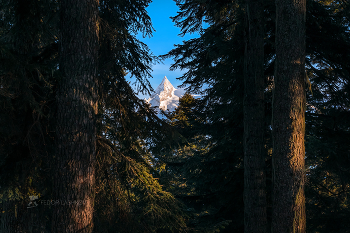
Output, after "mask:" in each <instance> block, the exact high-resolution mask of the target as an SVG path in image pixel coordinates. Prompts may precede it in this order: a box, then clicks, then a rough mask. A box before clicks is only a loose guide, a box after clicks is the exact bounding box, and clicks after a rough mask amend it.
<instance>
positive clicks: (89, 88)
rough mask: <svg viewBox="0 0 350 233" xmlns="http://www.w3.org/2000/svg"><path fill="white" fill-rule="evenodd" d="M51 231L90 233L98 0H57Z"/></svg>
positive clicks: (94, 147) (94, 144) (92, 198)
mask: <svg viewBox="0 0 350 233" xmlns="http://www.w3.org/2000/svg"><path fill="white" fill-rule="evenodd" d="M60 10H61V27H60V29H61V38H60V45H61V47H60V67H59V68H60V72H61V75H62V77H61V80H60V81H59V86H58V92H57V104H58V107H57V126H56V154H55V160H54V161H55V164H54V166H55V168H56V170H55V178H54V187H53V190H54V199H55V200H54V202H55V205H54V212H53V220H52V232H57V233H65V232H82V233H86V232H92V229H93V208H94V206H93V205H94V182H95V177H94V163H95V155H96V142H95V140H96V139H95V135H96V126H95V114H96V111H97V93H96V90H97V84H96V74H97V59H98V0H61V7H60Z"/></svg>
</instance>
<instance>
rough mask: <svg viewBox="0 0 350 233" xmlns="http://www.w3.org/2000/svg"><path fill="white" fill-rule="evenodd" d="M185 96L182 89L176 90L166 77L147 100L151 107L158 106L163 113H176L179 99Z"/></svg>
mask: <svg viewBox="0 0 350 233" xmlns="http://www.w3.org/2000/svg"><path fill="white" fill-rule="evenodd" d="M184 94H185V90H184V89H182V88H179V89H176V88H174V86H173V85H172V84H171V83H170V81H169V80H168V78H167V77H166V76H164V78H163V80H162V82H161V83H160V84H159V86H158V87H157V88H156V90H155V92H154V93H153V94H152V95H151V97H150V98H148V99H147V100H146V102H147V103H149V104H150V105H151V106H158V107H159V108H160V109H162V110H163V111H166V110H168V111H174V110H175V108H176V107H177V106H178V105H179V99H180V98H181V97H182V96H183V95H184Z"/></svg>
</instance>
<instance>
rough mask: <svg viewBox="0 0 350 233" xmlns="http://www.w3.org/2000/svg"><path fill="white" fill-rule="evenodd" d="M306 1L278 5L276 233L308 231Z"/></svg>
mask: <svg viewBox="0 0 350 233" xmlns="http://www.w3.org/2000/svg"><path fill="white" fill-rule="evenodd" d="M305 12H306V1H305V0H276V64H275V66H276V67H275V89H274V96H273V176H274V177H273V181H274V187H273V213H272V232H274V233H284V232H285V233H290V232H293V233H294V232H298V233H299V232H305V227H306V223H305V222H306V216H305V195H304V184H305V161H304V158H305V145H304V137H305Z"/></svg>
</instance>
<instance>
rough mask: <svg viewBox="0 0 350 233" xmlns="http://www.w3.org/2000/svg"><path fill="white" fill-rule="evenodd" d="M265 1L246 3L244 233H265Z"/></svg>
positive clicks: (258, 0) (247, 1)
mask: <svg viewBox="0 0 350 233" xmlns="http://www.w3.org/2000/svg"><path fill="white" fill-rule="evenodd" d="M263 14H264V2H263V0H246V46H245V69H244V232H245V233H253V232H254V233H263V232H267V215H266V205H267V204H266V175H265V156H264V119H265V118H264V117H265V112H264V108H265V107H264V19H263Z"/></svg>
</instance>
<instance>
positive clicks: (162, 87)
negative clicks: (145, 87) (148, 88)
mask: <svg viewBox="0 0 350 233" xmlns="http://www.w3.org/2000/svg"><path fill="white" fill-rule="evenodd" d="M174 89H175V88H174V86H173V85H172V84H171V83H170V81H169V80H168V78H167V77H166V76H164V78H163V80H162V82H161V83H160V84H159V86H158V87H157V88H156V90H155V94H158V95H159V94H161V92H164V91H165V92H166V93H171V92H172V91H174Z"/></svg>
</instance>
